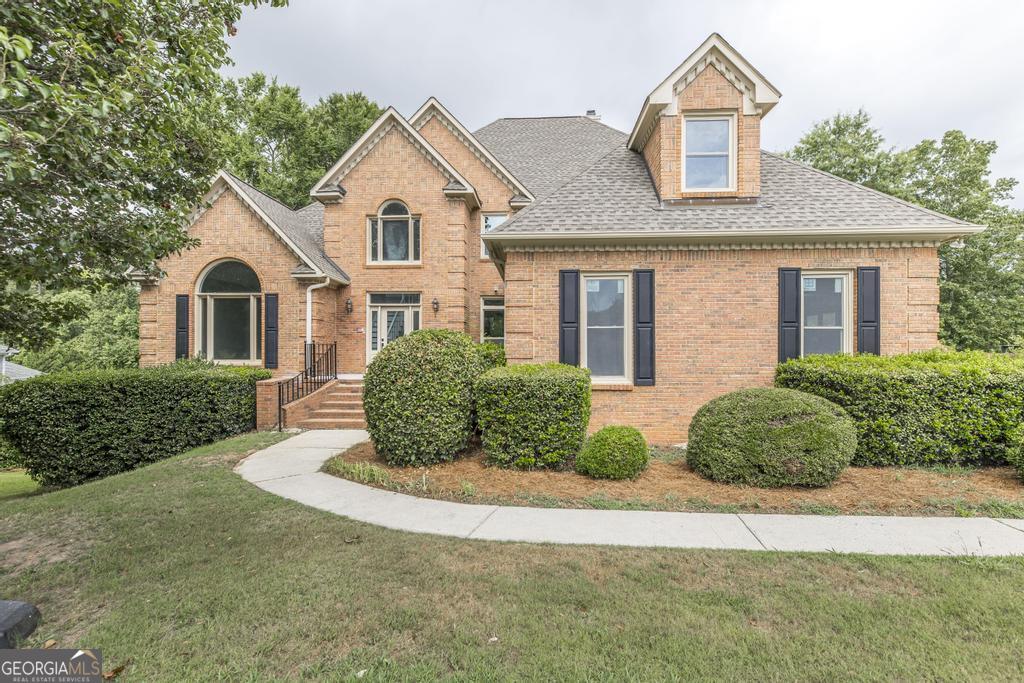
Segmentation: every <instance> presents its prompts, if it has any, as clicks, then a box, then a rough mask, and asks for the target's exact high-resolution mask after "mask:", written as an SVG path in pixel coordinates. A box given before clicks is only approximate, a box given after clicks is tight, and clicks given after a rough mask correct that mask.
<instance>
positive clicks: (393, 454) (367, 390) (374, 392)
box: [363, 330, 485, 466]
mask: <svg viewBox="0 0 1024 683" xmlns="http://www.w3.org/2000/svg"><path fill="white" fill-rule="evenodd" d="M484 363H485V359H484V354H482V353H480V352H479V351H478V350H477V345H476V344H474V343H473V341H472V340H471V339H470V338H469V335H467V334H464V333H462V332H453V331H451V330H418V331H416V332H413V333H412V334H409V335H406V336H404V337H400V338H398V339H396V340H395V341H393V342H391V343H389V344H388V345H387V346H385V347H384V348H383V349H381V351H380V352H379V353H378V354H377V355H376V356H374V358H373V361H372V362H371V363H370V365H369V367H368V368H366V374H365V376H364V377H363V410H364V412H365V413H366V424H367V429H368V431H369V432H370V438H371V439H373V445H374V447H375V448H376V449H377V453H379V454H380V456H381V457H383V458H384V460H386V461H387V462H388V464H390V465H401V466H405V465H432V464H434V463H438V462H445V461H448V460H451V459H453V458H454V457H455V456H456V455H457V454H458V453H459V451H461V450H463V449H465V448H466V445H467V444H468V443H469V439H470V437H471V436H473V382H474V381H475V380H476V378H477V377H479V376H480V374H481V373H482V372H483V369H484Z"/></svg>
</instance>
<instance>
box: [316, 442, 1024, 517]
mask: <svg viewBox="0 0 1024 683" xmlns="http://www.w3.org/2000/svg"><path fill="white" fill-rule="evenodd" d="M337 460H339V461H341V462H344V463H349V464H356V463H370V464H372V465H374V466H375V467H377V468H380V470H383V471H385V472H386V473H387V481H383V482H382V481H370V482H368V483H372V484H374V485H377V486H380V487H381V488H389V489H392V490H396V489H398V490H403V491H405V492H407V493H411V494H415V495H422V496H428V497H434V498H443V499H446V500H460V501H474V502H502V503H513V504H516V505H537V506H543V507H591V508H630V507H636V508H639V509H658V510H691V511H693V510H697V511H707V510H720V511H730V510H737V511H760V512H792V513H823V514H829V513H832V514H838V513H855V514H902V515H922V514H930V515H952V514H958V515H973V514H986V510H987V509H988V508H992V512H993V514H998V516H1019V515H1020V514H1024V486H1022V485H1021V482H1020V480H1019V479H1017V477H1016V475H1015V473H1014V471H1013V469H1011V468H1009V467H990V468H981V469H976V470H962V471H960V470H957V471H948V472H947V471H935V470H928V469H914V468H895V467H850V468H848V469H847V470H846V471H845V472H843V474H842V475H841V476H840V477H839V481H837V482H836V483H835V484H834V485H833V486H830V487H828V488H823V489H805V488H795V487H787V488H781V489H759V488H754V487H745V486H732V485H728V484H718V483H715V482H712V481H708V480H707V479H704V478H703V477H701V476H699V475H698V474H696V473H694V472H693V471H691V470H690V469H689V468H688V467H687V466H686V464H685V461H684V460H683V459H680V460H678V461H676V462H663V461H661V460H652V461H651V464H650V467H648V468H647V470H646V471H645V472H644V473H643V474H641V475H640V476H639V477H637V478H636V479H633V480H628V481H601V480H595V479H591V478H589V477H585V476H582V475H579V474H576V473H575V472H551V471H530V472H523V471H519V470H509V469H502V468H498V467H492V466H489V465H487V464H486V462H485V461H484V456H483V453H482V452H481V451H480V449H479V448H471V449H470V450H468V451H467V452H466V453H465V454H464V455H463V456H462V457H460V458H458V459H456V460H455V461H453V462H451V463H446V464H443V465H436V466H433V467H415V468H413V467H390V466H388V465H387V463H385V462H384V461H383V460H382V459H381V458H380V457H379V456H378V455H377V452H376V450H374V448H373V444H372V443H370V442H364V443H361V444H357V445H356V446H353V447H352V448H350V449H349V450H347V451H345V452H344V453H341V454H340V455H338V456H337ZM328 470H329V471H330V468H328ZM332 473H336V474H337V473H338V472H332ZM341 474H344V473H341ZM352 478H358V479H360V480H364V481H365V478H364V477H362V476H358V477H352Z"/></svg>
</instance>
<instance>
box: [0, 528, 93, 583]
mask: <svg viewBox="0 0 1024 683" xmlns="http://www.w3.org/2000/svg"><path fill="white" fill-rule="evenodd" d="M87 548H88V542H87V541H84V540H82V539H77V538H59V539H58V538H45V537H42V536H36V535H34V534H29V535H28V536H22V537H21V538H16V539H14V540H13V541H7V542H5V543H0V569H3V570H4V572H5V573H9V574H11V575H13V576H17V575H18V574H21V573H22V572H24V571H27V570H29V569H32V568H34V567H38V566H40V565H47V564H55V563H57V562H64V561H66V560H70V559H72V558H74V557H77V556H79V555H81V554H82V553H84V552H85V550H86V549H87Z"/></svg>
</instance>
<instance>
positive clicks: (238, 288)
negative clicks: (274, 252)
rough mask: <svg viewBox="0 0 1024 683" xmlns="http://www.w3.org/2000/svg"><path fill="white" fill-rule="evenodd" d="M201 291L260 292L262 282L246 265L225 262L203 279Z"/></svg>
mask: <svg viewBox="0 0 1024 683" xmlns="http://www.w3.org/2000/svg"><path fill="white" fill-rule="evenodd" d="M199 291H200V292H222V293H225V294H234V293H236V292H258V291H260V280H259V278H258V277H256V273H254V272H253V271H252V268H250V267H249V266H247V265H245V264H244V263H241V262H239V261H224V262H223V263H218V264H217V265H215V266H214V267H213V268H211V269H210V272H209V273H207V274H206V277H205V278H203V284H202V285H201V286H200V287H199Z"/></svg>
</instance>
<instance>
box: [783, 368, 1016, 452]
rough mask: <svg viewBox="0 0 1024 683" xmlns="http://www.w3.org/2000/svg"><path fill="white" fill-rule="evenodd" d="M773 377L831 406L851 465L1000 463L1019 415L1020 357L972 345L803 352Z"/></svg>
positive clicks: (1010, 444)
mask: <svg viewBox="0 0 1024 683" xmlns="http://www.w3.org/2000/svg"><path fill="white" fill-rule="evenodd" d="M775 383H776V385H777V386H780V387H788V388H791V389H799V390H801V391H806V392H808V393H812V394H816V395H818V396H821V397H823V398H826V399H828V400H830V401H833V402H834V403H837V404H839V405H840V406H842V407H843V408H845V409H846V411H847V412H848V413H849V414H850V416H851V417H852V418H853V419H854V421H855V422H856V425H857V436H858V443H857V454H856V456H855V457H854V460H853V462H854V464H856V465H912V464H950V465H960V464H970V465H986V464H1005V463H1007V462H1008V455H1009V454H1010V452H1011V451H1012V450H1013V449H1014V448H1016V446H1017V444H1018V442H1019V436H1020V430H1019V429H1018V427H1019V426H1020V425H1021V423H1022V421H1024V358H1022V357H1021V356H1008V355H995V354H988V353H982V352H978V351H968V352H953V351H942V350H935V351H926V352H921V353H912V354H906V355H902V356H870V355H863V356H810V357H808V358H803V359H800V360H792V361H789V362H787V363H783V364H782V365H780V366H779V367H778V369H777V371H776V379H775Z"/></svg>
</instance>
